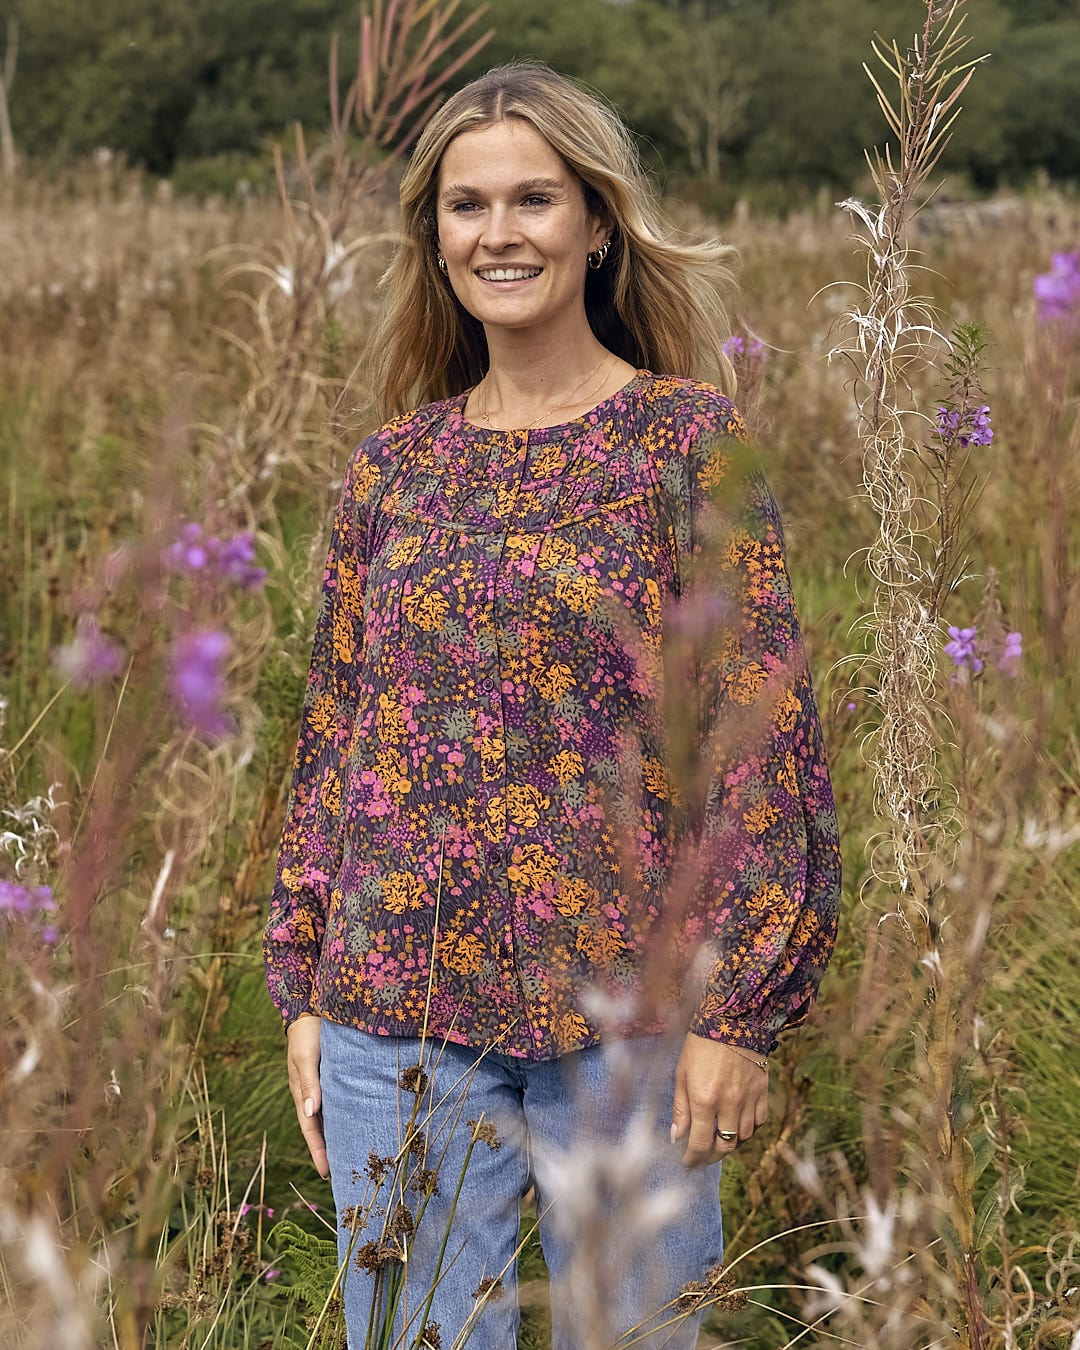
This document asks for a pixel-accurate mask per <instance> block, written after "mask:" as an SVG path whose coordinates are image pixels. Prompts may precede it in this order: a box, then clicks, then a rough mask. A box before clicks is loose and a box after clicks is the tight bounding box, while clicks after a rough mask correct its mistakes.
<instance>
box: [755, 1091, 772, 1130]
mask: <svg viewBox="0 0 1080 1350" xmlns="http://www.w3.org/2000/svg"><path fill="white" fill-rule="evenodd" d="M768 1119H769V1094H768V1093H767V1092H763V1093H762V1094H761V1096H760V1097H759V1098H758V1099H757V1103H756V1105H755V1106H754V1128H755V1129H759V1128H760V1127H761V1126H762V1125H764V1124H765V1122H766V1121H767V1120H768Z"/></svg>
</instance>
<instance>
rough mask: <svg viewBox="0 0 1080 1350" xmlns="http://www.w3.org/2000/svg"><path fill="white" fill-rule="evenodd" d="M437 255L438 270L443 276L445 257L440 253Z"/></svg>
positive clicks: (444, 273)
mask: <svg viewBox="0 0 1080 1350" xmlns="http://www.w3.org/2000/svg"><path fill="white" fill-rule="evenodd" d="M438 257H439V271H440V272H441V273H442V274H443V276H445V275H446V259H445V258H444V257H443V255H442V254H441V253H440V254H439V255H438Z"/></svg>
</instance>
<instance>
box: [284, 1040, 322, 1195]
mask: <svg viewBox="0 0 1080 1350" xmlns="http://www.w3.org/2000/svg"><path fill="white" fill-rule="evenodd" d="M289 1089H290V1091H291V1092H292V1099H293V1105H294V1106H295V1108H296V1119H297V1121H298V1122H299V1125H300V1133H301V1134H302V1135H303V1136H304V1143H305V1144H306V1145H307V1150H308V1152H309V1153H310V1154H311V1161H312V1162H313V1163H314V1165H315V1170H316V1171H317V1172H318V1174H319V1176H321V1177H327V1176H329V1175H330V1167H329V1163H328V1162H327V1157H326V1140H325V1138H324V1136H323V1129H322V1088H321V1086H320V1084H319V1061H318V1052H317V1051H316V1052H315V1054H310V1053H309V1054H304V1053H297V1054H295V1055H293V1054H290V1056H289Z"/></svg>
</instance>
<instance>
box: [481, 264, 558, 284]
mask: <svg viewBox="0 0 1080 1350" xmlns="http://www.w3.org/2000/svg"><path fill="white" fill-rule="evenodd" d="M543 270H544V269H543V268H542V267H478V268H477V269H476V275H477V276H478V277H479V278H480V279H481V281H531V280H532V278H533V277H538V276H539V275H540V273H541V272H542V271H543Z"/></svg>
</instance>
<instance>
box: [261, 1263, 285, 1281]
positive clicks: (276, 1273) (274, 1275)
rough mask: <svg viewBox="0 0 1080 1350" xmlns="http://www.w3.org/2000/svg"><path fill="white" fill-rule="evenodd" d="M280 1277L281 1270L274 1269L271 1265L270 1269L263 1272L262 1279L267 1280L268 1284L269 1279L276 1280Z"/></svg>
mask: <svg viewBox="0 0 1080 1350" xmlns="http://www.w3.org/2000/svg"><path fill="white" fill-rule="evenodd" d="M280 1277H281V1271H280V1270H274V1269H273V1267H271V1269H270V1270H267V1271H265V1272H264V1274H263V1279H264V1280H265V1281H266V1282H267V1284H269V1283H270V1282H271V1280H277V1279H280Z"/></svg>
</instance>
